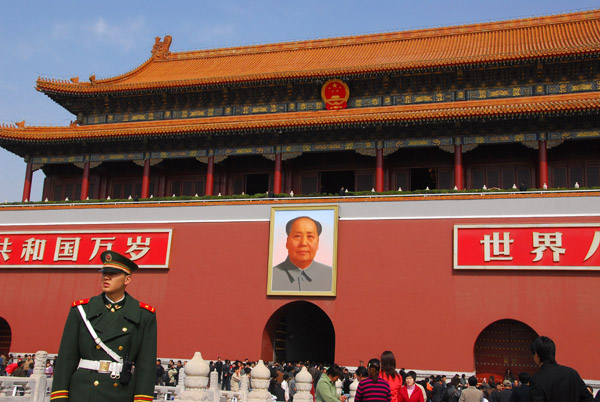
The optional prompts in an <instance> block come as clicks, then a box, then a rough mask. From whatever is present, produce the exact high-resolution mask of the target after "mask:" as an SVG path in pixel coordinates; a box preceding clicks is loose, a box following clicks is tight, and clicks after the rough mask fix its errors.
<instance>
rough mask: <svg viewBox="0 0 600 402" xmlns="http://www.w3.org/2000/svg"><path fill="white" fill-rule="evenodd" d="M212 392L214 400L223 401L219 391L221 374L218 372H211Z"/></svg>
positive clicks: (216, 401)
mask: <svg viewBox="0 0 600 402" xmlns="http://www.w3.org/2000/svg"><path fill="white" fill-rule="evenodd" d="M209 389H210V392H212V394H213V400H214V401H215V402H219V400H220V399H221V392H220V391H219V373H217V370H213V371H211V372H210V388H209Z"/></svg>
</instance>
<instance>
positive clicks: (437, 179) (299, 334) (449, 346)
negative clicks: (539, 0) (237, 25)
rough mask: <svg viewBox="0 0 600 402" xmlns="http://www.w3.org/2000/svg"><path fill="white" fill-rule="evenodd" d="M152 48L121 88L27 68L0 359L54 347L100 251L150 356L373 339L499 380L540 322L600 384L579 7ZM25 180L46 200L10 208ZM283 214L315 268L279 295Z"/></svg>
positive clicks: (365, 349) (90, 284) (349, 354)
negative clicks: (147, 321)
mask: <svg viewBox="0 0 600 402" xmlns="http://www.w3.org/2000/svg"><path fill="white" fill-rule="evenodd" d="M172 40H175V41H176V38H175V39H172V38H171V37H170V36H166V37H164V38H156V41H155V43H154V46H153V48H152V53H151V57H150V58H149V59H148V60H147V61H146V62H144V63H143V64H141V65H140V66H139V67H137V68H135V69H133V70H132V71H130V72H128V73H126V74H123V75H121V76H117V77H113V78H107V79H96V78H95V77H94V76H91V77H89V79H88V80H82V79H80V78H79V77H73V78H71V79H70V80H66V81H64V80H54V79H45V78H39V79H38V81H37V86H36V88H37V90H38V91H40V92H42V93H43V94H45V95H46V96H48V97H49V98H51V99H52V100H53V101H54V102H57V103H58V104H59V105H61V106H62V107H64V108H65V109H66V110H68V111H69V112H71V113H72V114H73V115H74V116H75V120H74V121H73V122H72V123H71V124H70V125H69V126H65V127H31V126H28V125H27V124H26V122H20V123H17V124H16V125H14V126H12V125H10V126H7V125H4V126H0V145H1V146H2V147H3V148H5V149H7V150H9V151H11V152H13V153H15V154H17V155H19V156H21V157H23V158H24V160H25V161H26V162H27V172H26V178H25V183H24V192H23V201H24V203H20V204H11V205H4V206H2V208H0V217H1V219H0V226H1V227H0V279H1V280H0V283H1V285H0V352H4V353H7V352H9V351H11V352H24V353H25V352H27V353H30V352H35V351H36V350H47V351H48V352H50V353H51V354H52V353H56V352H57V351H58V344H59V340H60V336H61V329H62V326H63V324H64V320H65V318H66V315H67V312H68V309H69V306H70V304H71V302H72V301H73V300H76V299H79V298H84V297H90V296H92V295H94V294H96V293H99V286H98V285H99V280H98V274H97V268H98V267H99V266H100V259H99V254H100V253H101V252H102V251H104V250H106V249H111V248H112V249H113V250H116V251H119V252H122V253H124V254H126V255H128V256H129V257H130V258H132V259H133V260H134V261H135V262H136V263H138V265H140V267H141V268H142V269H140V271H141V272H139V273H136V274H135V279H134V281H133V283H132V285H131V287H130V290H131V293H132V294H133V295H134V296H135V297H136V298H138V299H139V300H141V301H143V302H145V303H148V304H150V305H152V306H154V307H155V308H156V310H157V314H158V316H157V317H158V323H159V324H158V325H159V350H158V355H159V356H164V357H167V356H169V357H171V356H173V357H178V358H182V359H183V358H190V357H191V356H192V355H193V352H194V351H196V350H199V351H201V352H202V353H203V355H204V356H205V357H206V358H208V359H216V357H217V356H223V357H227V358H231V359H236V358H237V359H243V358H246V357H247V358H249V359H251V360H256V359H259V358H262V359H264V360H268V361H271V360H287V361H293V360H314V361H324V362H332V361H335V362H337V363H340V364H342V365H348V366H356V365H357V364H358V361H359V360H368V359H369V358H371V357H375V356H377V355H379V354H380V353H381V352H382V351H384V350H392V351H394V353H395V355H396V357H397V360H398V362H399V364H401V365H402V366H403V367H406V368H411V369H416V370H420V371H422V372H431V371H441V372H447V373H448V374H450V373H451V374H454V373H477V375H479V376H483V375H488V374H496V375H500V376H501V375H502V374H503V373H504V371H505V370H506V369H507V368H511V369H512V371H513V372H520V371H529V372H534V371H535V370H536V367H535V366H534V364H533V360H532V358H531V353H530V351H529V344H530V343H531V341H532V340H533V339H534V338H535V337H536V336H537V335H547V336H550V337H551V338H553V339H554V340H555V342H556V343H557V347H558V355H557V360H558V361H559V363H562V364H566V365H570V366H573V367H575V368H576V369H577V370H578V371H579V372H580V374H581V375H582V377H583V378H584V379H587V380H600V377H599V375H598V365H597V363H596V362H597V361H599V360H600V351H598V348H597V347H596V344H597V338H598V334H600V298H599V297H598V295H597V294H598V292H597V288H598V285H600V279H599V270H600V206H599V205H600V204H599V203H598V196H599V195H600V190H598V189H597V188H598V187H600V121H599V111H600V64H599V63H598V56H599V55H600V10H592V11H583V12H576V13H571V14H564V15H553V16H545V17H536V18H528V19H521V20H510V21H501V22H492V23H481V24H475V25H464V26H452V27H443V28H432V29H424V30H415V31H402V32H392V33H383V34H372V35H361V36H351V37H342V38H330V39H319V40H311V41H301V42H288V43H274V44H267V45H257V46H245V47H234V48H225V49H210V50H200V51H190V52H174V51H171V42H172ZM38 169H42V170H43V172H44V174H45V176H46V179H45V182H44V189H43V196H42V198H43V199H44V200H47V202H41V203H31V202H29V201H30V198H31V197H30V188H31V180H32V173H33V172H34V171H35V170H38ZM518 188H521V189H522V190H524V189H525V188H527V189H529V190H528V191H519V190H518ZM594 188H596V189H594ZM491 190H494V191H491ZM64 200H67V201H69V200H70V201H75V200H81V202H66V203H65V202H53V201H64ZM86 200H87V201H86ZM303 216H308V217H310V218H311V219H312V220H314V221H318V222H319V226H322V232H320V233H319V242H318V251H317V252H316V256H313V258H314V260H311V261H312V263H315V262H318V263H319V267H320V269H321V270H322V272H325V276H327V277H328V278H327V281H326V282H323V283H320V282H319V281H321V279H316V278H317V277H316V276H313V277H312V278H311V277H310V275H311V274H310V273H308V275H306V277H304V278H301V277H300V276H299V277H292V275H289V274H288V277H286V276H283V278H284V279H283V281H284V282H285V281H286V280H289V283H287V282H285V286H283V285H281V284H280V283H282V282H278V281H279V280H280V279H276V278H277V275H278V272H279V271H278V270H280V269H282V268H281V267H283V265H282V264H284V262H285V261H284V260H285V259H286V256H287V253H288V252H290V253H291V251H290V249H289V248H288V245H287V243H286V236H287V234H286V231H285V226H286V223H287V222H291V220H293V219H295V218H297V217H303ZM286 249H287V250H286ZM307 272H309V271H304V272H303V273H307ZM302 281H304V282H302ZM288 285H289V286H288ZM316 285H322V286H316Z"/></svg>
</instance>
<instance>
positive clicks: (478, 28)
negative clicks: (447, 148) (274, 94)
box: [37, 10, 600, 94]
mask: <svg viewBox="0 0 600 402" xmlns="http://www.w3.org/2000/svg"><path fill="white" fill-rule="evenodd" d="M170 43H171V38H170V37H165V39H164V41H159V38H157V41H156V43H155V45H154V49H153V55H152V57H151V58H150V59H149V60H147V61H146V62H145V63H144V64H142V65H141V66H140V67H138V68H136V69H135V70H133V71H131V72H129V73H126V74H123V75H121V76H117V77H113V78H108V79H102V80H100V79H95V80H94V81H93V82H77V81H78V80H75V82H73V81H71V80H53V79H46V78H39V79H38V81H37V89H38V90H40V91H43V92H51V93H73V94H78V93H81V94H86V93H88V94H89V93H110V92H124V91H140V90H152V89H161V88H178V87H194V86H203V85H225V84H232V83H242V82H255V81H261V80H282V79H294V78H305V77H332V76H337V77H339V76H344V75H351V74H361V73H371V72H381V71H392V70H394V71H403V70H411V69H420V68H432V67H443V66H455V65H468V64H475V63H492V62H505V61H510V60H517V59H531V58H549V57H559V56H564V55H579V54H590V53H597V52H599V51H600V10H591V11H583V12H577V13H571V14H562V15H553V16H546V17H535V18H528V19H520V20H510V21H501V22H490V23H481V24H473V25H462V26H454V27H444V28H432V29H422V30H414V31H401V32H392V33H382V34H372V35H360V36H349V37H341V38H330V39H319V40H309V41H300V42H286V43H275V44H267V45H257V46H244V47H231V48H225V49H210V50H201V51H192V52H170V51H169V45H170Z"/></svg>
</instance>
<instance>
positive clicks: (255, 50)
mask: <svg viewBox="0 0 600 402" xmlns="http://www.w3.org/2000/svg"><path fill="white" fill-rule="evenodd" d="M598 19H600V9H592V10H585V11H578V12H572V13H566V14H553V15H546V16H537V17H529V18H522V19H512V20H510V19H507V20H502V21H493V22H481V23H475V24H462V25H453V26H446V27H439V28H424V29H414V30H406V31H396V32H387V33H375V34H366V35H351V36H343V37H332V38H324V39H314V40H301V41H290V42H280V43H271V44H261V45H250V46H235V47H226V48H218V49H205V50H194V51H184V52H171V51H170V45H171V41H172V38H171V36H169V35H167V36H165V38H164V39H163V40H162V41H161V40H160V38H159V37H157V38H155V43H154V46H153V49H152V56H151V57H150V58H149V59H148V60H146V61H145V62H144V63H142V64H141V65H139V66H138V67H136V68H134V69H132V70H130V71H128V72H125V73H123V74H120V75H117V76H114V77H108V78H105V79H96V77H95V76H94V75H92V76H90V81H89V82H79V77H73V78H71V79H70V80H67V79H55V78H43V77H39V78H38V80H37V86H36V89H37V90H39V91H42V92H43V91H47V90H48V91H58V92H62V91H65V92H73V91H74V92H77V91H78V90H80V91H82V92H96V91H98V90H100V88H101V87H109V86H110V85H119V84H120V83H123V90H127V88H132V89H139V87H140V85H141V84H140V83H137V82H136V83H131V82H130V81H132V78H133V77H135V76H137V75H139V74H141V73H142V72H143V71H144V70H146V69H147V68H149V67H150V66H153V65H158V64H160V63H162V62H176V61H184V60H203V59H206V60H208V59H215V58H221V57H231V56H243V55H259V54H262V53H278V52H294V51H302V50H317V49H325V48H343V47H347V46H356V45H368V44H378V43H386V42H401V41H405V40H406V41H408V40H423V39H434V38H444V37H447V38H449V37H452V36H456V35H470V34H476V33H490V32H499V31H503V30H517V29H525V28H535V27H540V26H551V25H556V24H574V23H578V22H585V21H591V20H598ZM578 48H581V49H582V51H584V52H585V51H587V50H589V49H588V47H587V45H581V46H574V45H573V44H571V46H570V47H569V49H571V50H573V49H578ZM596 50H597V49H596ZM510 55H511V54H510V53H509V54H507V56H510ZM509 58H510V57H509ZM460 59H465V55H464V54H462V56H461V57H460ZM467 59H468V57H467V58H466V59H465V60H467ZM452 60H453V58H448V59H436V60H435V61H433V60H421V62H420V63H418V62H417V61H413V63H411V64H416V65H417V64H419V65H421V67H435V66H444V65H448V64H452ZM467 61H468V60H467ZM467 61H465V62H467ZM484 61H494V57H491V58H490V59H488V60H484ZM363 67H364V68H363V69H362V70H364V71H365V72H368V71H371V70H372V68H369V66H363ZM375 67H377V68H375ZM375 67H374V68H373V69H375V70H377V71H379V70H385V69H394V68H397V67H403V66H401V65H400V64H398V65H397V64H393V65H389V66H388V65H377V66H375ZM406 67H407V68H409V67H410V65H408V66H406ZM344 70H347V69H344V68H341V69H340V68H331V69H327V70H322V69H317V70H311V71H312V73H311V74H307V72H304V73H305V74H297V73H301V72H299V71H298V72H294V71H288V72H287V73H284V72H279V73H276V72H271V73H269V72H267V71H265V72H264V73H262V74H247V75H245V76H244V77H243V78H242V77H236V76H235V75H225V76H223V77H214V76H213V77H207V78H205V79H200V78H197V79H192V80H169V79H167V77H165V79H164V80H161V82H160V83H156V82H155V83H148V85H144V87H147V88H152V87H156V86H158V87H163V86H164V84H165V83H169V82H176V83H177V84H178V85H177V86H179V85H189V84H200V85H204V84H211V83H216V84H219V83H222V82H245V81H253V80H260V79H263V78H265V79H266V78H270V79H279V78H285V77H288V76H289V77H292V78H293V77H297V76H313V75H315V74H317V73H319V74H336V75H345V74H352V73H355V72H356V71H354V69H352V71H350V70H348V71H344ZM362 70H361V71H362ZM263 76H264V77H263ZM112 89H113V90H114V89H116V88H112Z"/></svg>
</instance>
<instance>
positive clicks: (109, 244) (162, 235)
mask: <svg viewBox="0 0 600 402" xmlns="http://www.w3.org/2000/svg"><path fill="white" fill-rule="evenodd" d="M171 236H172V229H146V230H94V231H88V230H64V231H31V232H0V268H99V267H100V266H101V265H102V262H101V261H100V254H102V252H103V251H105V250H113V251H116V252H119V253H121V254H123V255H125V256H127V257H128V258H129V259H131V260H132V261H133V262H135V263H136V264H137V265H138V266H139V267H142V268H168V267H169V253H170V250H171Z"/></svg>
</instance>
